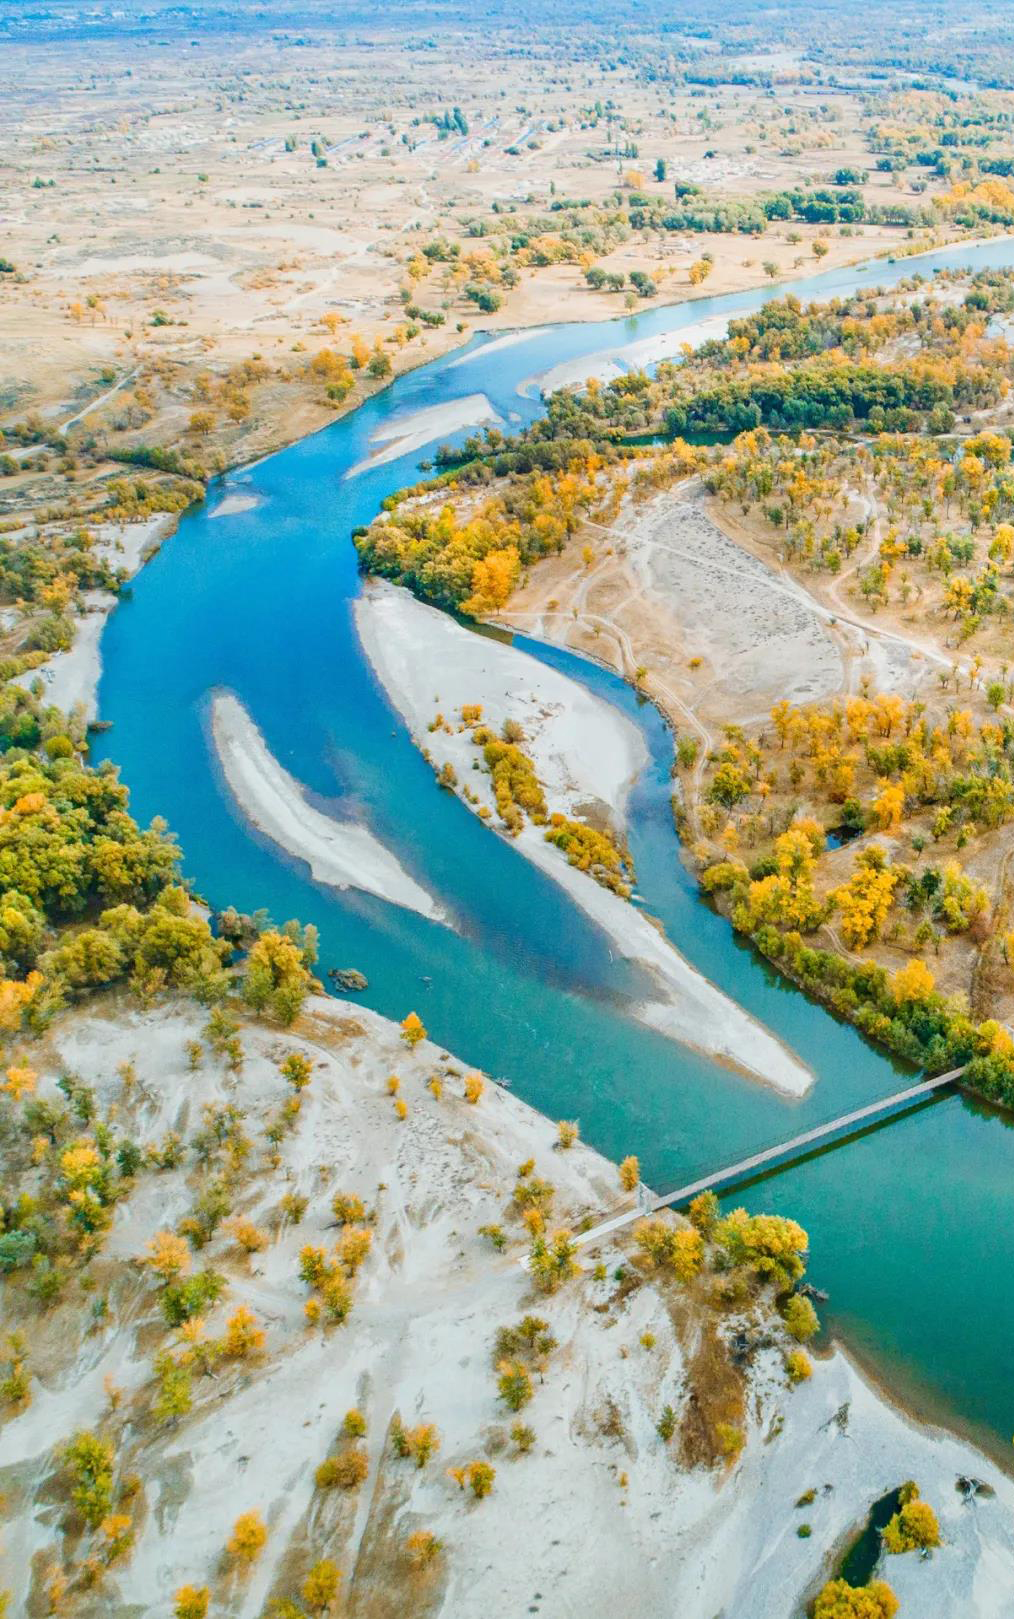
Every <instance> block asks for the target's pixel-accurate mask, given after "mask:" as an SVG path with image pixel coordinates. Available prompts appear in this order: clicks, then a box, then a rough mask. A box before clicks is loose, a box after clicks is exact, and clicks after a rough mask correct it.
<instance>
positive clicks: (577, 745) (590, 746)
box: [355, 582, 813, 1096]
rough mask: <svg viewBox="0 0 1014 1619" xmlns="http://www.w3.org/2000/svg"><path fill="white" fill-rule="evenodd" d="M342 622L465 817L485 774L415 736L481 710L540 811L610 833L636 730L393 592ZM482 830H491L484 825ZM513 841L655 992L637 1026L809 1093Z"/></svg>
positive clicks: (609, 900) (610, 917)
mask: <svg viewBox="0 0 1014 1619" xmlns="http://www.w3.org/2000/svg"><path fill="white" fill-rule="evenodd" d="M355 612H356V625H357V628H358V630H359V635H360V638H361V640H362V642H363V646H364V648H365V650H366V653H367V656H368V657H369V659H370V662H371V664H372V665H373V667H374V669H375V670H376V672H377V675H378V678H379V679H380V681H381V683H382V685H383V686H384V688H385V690H386V691H387V693H388V695H389V697H390V699H391V701H392V703H393V704H394V705H395V707H396V708H397V709H398V710H399V712H400V713H401V714H402V715H403V716H404V718H405V720H406V722H407V723H408V725H409V727H410V729H411V731H412V734H413V736H414V737H415V738H416V740H417V742H418V743H419V744H420V745H423V744H425V745H426V746H427V747H428V748H429V751H430V754H431V757H432V759H433V762H434V764H435V765H436V766H437V767H438V768H439V767H440V766H442V765H443V764H445V763H448V764H451V765H453V767H454V769H455V771H456V772H457V773H458V776H459V778H462V777H464V778H465V779H467V780H468V782H469V786H470V788H472V789H473V790H474V792H475V796H476V799H477V802H476V804H475V805H473V806H472V807H473V808H474V809H475V810H476V811H478V810H479V808H480V807H481V806H482V805H484V804H485V805H487V806H489V807H490V808H491V809H494V801H493V795H492V788H491V784H490V780H489V777H488V775H487V774H485V773H479V772H473V771H472V762H473V760H474V759H475V758H476V757H477V751H476V748H475V746H474V744H473V742H472V740H471V736H470V734H469V733H468V732H457V731H455V732H453V734H448V732H447V731H445V730H438V731H434V732H432V733H430V732H429V731H428V726H429V724H430V722H431V721H432V720H433V718H434V715H435V713H436V712H437V711H438V710H439V711H440V712H442V713H443V714H444V716H445V718H446V719H447V720H448V721H450V720H452V719H454V718H456V717H457V715H458V714H459V712H460V709H461V708H462V706H463V705H464V704H466V703H481V704H482V706H483V713H484V716H485V717H486V718H487V719H488V721H489V723H490V725H491V726H493V727H494V728H496V729H499V727H500V726H501V725H502V723H503V721H504V720H505V719H514V720H517V721H518V723H519V724H520V725H521V726H522V727H523V730H524V733H525V748H526V751H527V752H528V753H529V754H530V756H531V758H532V760H533V763H534V766H535V770H536V774H537V775H538V777H539V780H540V781H541V782H542V784H543V787H544V789H545V793H546V798H547V802H548V803H549V806H550V809H551V810H560V811H562V812H563V813H565V814H567V815H577V816H580V815H581V814H582V813H583V814H585V815H588V814H590V815H591V816H592V817H593V819H594V818H599V819H601V818H604V819H606V820H608V821H609V822H610V823H611V824H612V825H613V826H614V827H615V828H616V829H617V830H621V829H622V826H623V821H624V814H625V808H626V802H627V797H628V794H629V791H630V788H631V786H632V785H633V782H634V781H635V779H636V777H637V775H638V774H639V772H640V770H641V769H642V767H643V765H644V763H645V761H646V757H647V756H646V752H645V745H644V740H643V738H642V736H641V733H640V731H639V730H638V729H637V726H636V725H634V724H633V722H632V721H631V720H629V719H627V718H626V716H625V715H624V714H622V713H621V712H620V710H619V709H617V708H614V707H613V706H612V704H611V703H607V702H605V701H603V700H602V699H601V698H599V697H596V696H594V695H593V694H592V693H591V692H589V691H588V690H587V689H586V688H585V687H584V686H582V685H580V684H578V682H576V681H573V680H570V679H569V678H568V677H567V676H566V675H563V674H560V673H559V672H558V671H557V670H555V669H551V668H548V667H547V666H546V665H545V664H542V663H540V662H539V661H538V660H537V659H535V658H532V657H530V656H529V655H528V654H527V653H525V652H521V651H519V650H518V649H517V648H515V647H511V646H508V645H506V644H505V643H503V642H500V641H494V640H492V639H491V638H490V637H488V636H482V635H477V634H475V633H474V632H473V631H471V630H468V629H465V628H464V627H463V626H462V625H460V624H457V623H456V622H455V621H454V619H452V618H450V617H449V616H448V615H447V614H446V613H441V612H438V611H437V610H436V609H435V608H432V607H428V606H426V605H425V603H423V602H419V601H417V600H416V599H415V598H414V597H413V596H411V595H410V594H409V592H408V591H406V590H402V589H400V588H398V587H397V586H394V585H390V584H385V583H378V582H374V583H372V584H371V585H370V586H369V587H368V588H367V589H366V590H365V591H364V593H363V595H362V596H361V597H360V598H359V600H358V601H357V602H356V605H355ZM494 814H495V809H494ZM490 824H491V825H495V824H497V823H496V821H495V820H494V819H492V818H491V821H490ZM516 843H517V846H518V848H519V849H520V850H521V852H522V853H523V854H525V855H526V856H527V857H528V859H530V860H531V861H532V862H533V863H534V864H536V865H538V866H539V867H540V868H541V869H542V870H543V871H545V872H546V873H547V874H548V875H549V876H551V877H552V878H553V879H554V880H555V881H556V882H558V883H559V884H560V885H561V886H562V887H564V888H566V890H567V892H568V893H569V894H570V896H571V898H572V899H573V900H574V902H575V903H576V904H577V905H579V906H580V907H581V909H582V910H583V911H584V912H585V913H586V914H587V915H588V916H590V917H591V918H592V920H593V921H594V922H596V923H597V924H598V926H599V927H600V928H601V929H602V930H603V932H605V933H606V934H608V936H609V938H610V940H611V941H612V943H613V945H614V946H615V947H616V949H617V950H618V951H619V953H620V954H621V955H622V956H624V957H626V958H627V959H628V960H631V961H634V962H636V963H637V964H638V965H640V966H642V967H643V968H644V969H645V970H646V971H647V972H648V973H649V975H650V976H651V978H652V979H653V980H654V984H655V987H656V994H655V995H654V996H652V997H651V998H649V999H647V1000H646V1001H645V1002H644V1003H643V1004H639V1005H638V1006H637V1007H636V1008H635V1011H636V1014H637V1016H638V1017H639V1018H640V1019H641V1020H642V1021H643V1022H645V1023H648V1024H650V1025H651V1027H652V1028H655V1029H658V1030H659V1031H660V1032H661V1033H663V1034H666V1035H669V1036H671V1037H672V1038H674V1039H677V1040H679V1041H681V1042H682V1043H683V1044H686V1045H691V1046H694V1047H696V1048H697V1049H698V1050H700V1051H703V1052H706V1053H707V1054H708V1055H709V1056H712V1057H717V1058H719V1059H720V1060H722V1061H725V1062H728V1063H730V1064H732V1065H734V1066H735V1067H736V1068H739V1069H741V1070H742V1071H743V1072H745V1073H747V1074H749V1075H750V1076H752V1077H754V1078H758V1079H762V1080H764V1081H766V1082H767V1083H768V1084H770V1085H774V1086H775V1087H776V1088H777V1089H778V1090H781V1091H784V1092H785V1093H786V1094H788V1095H791V1096H802V1095H804V1094H805V1093H806V1092H807V1091H808V1090H809V1088H810V1086H811V1085H812V1083H813V1074H812V1073H811V1072H810V1070H809V1069H808V1068H807V1067H806V1066H805V1065H804V1064H803V1063H802V1062H801V1061H800V1060H799V1058H798V1057H796V1056H795V1055H794V1054H793V1053H792V1052H791V1051H790V1050H789V1049H788V1047H786V1046H784V1045H783V1044H782V1042H781V1041H780V1040H778V1039H777V1038H776V1037H775V1036H774V1035H773V1034H771V1033H770V1032H769V1031H768V1030H767V1029H765V1028H764V1027H763V1026H762V1025H761V1024H759V1023H757V1022H756V1021H755V1020H754V1019H753V1018H752V1017H750V1016H749V1015H748V1014H747V1013H746V1012H744V1011H743V1010H742V1008H741V1007H739V1006H737V1005H736V1003H735V1002H734V1001H732V1000H730V999H729V998H728V996H726V995H723V994H722V992H721V991H720V990H719V989H717V988H716V987H715V985H714V984H712V983H710V982H709V981H708V979H706V978H705V977H704V976H703V975H702V974H701V973H699V972H697V970H696V969H695V968H694V967H692V966H691V965H690V963H689V962H688V961H686V960H685V958H684V957H683V956H681V955H680V953H679V951H678V950H676V949H675V948H674V946H673V945H672V944H671V943H670V942H669V940H668V939H667V938H666V937H665V935H664V934H663V933H662V932H661V931H660V930H659V928H658V927H657V926H656V925H655V924H654V923H653V922H652V921H651V920H650V918H649V917H647V916H646V915H645V914H644V912H643V911H640V910H638V908H637V907H636V906H635V905H632V904H630V903H629V902H628V901H627V900H624V899H621V898H620V897H619V896H618V895H616V894H614V893H612V892H611V891H610V890H608V889H606V888H602V887H601V886H600V885H599V884H598V883H596V882H595V881H594V880H593V879H592V878H591V877H589V876H588V875H587V874H586V873H584V872H582V871H579V870H577V869H576V867H574V866H571V865H569V864H568V862H567V858H566V855H565V854H564V853H563V852H562V850H560V849H557V848H556V847H554V846H553V845H552V844H549V843H547V842H546V840H545V837H544V835H543V832H542V829H541V828H540V827H537V826H534V825H532V824H531V823H526V825H525V827H524V829H523V831H522V832H521V834H520V835H519V837H518V838H517V839H516Z"/></svg>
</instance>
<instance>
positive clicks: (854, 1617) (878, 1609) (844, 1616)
mask: <svg viewBox="0 0 1014 1619" xmlns="http://www.w3.org/2000/svg"><path fill="white" fill-rule="evenodd" d="M897 1611H898V1599H897V1597H896V1596H895V1594H894V1592H893V1591H892V1590H891V1587H890V1586H889V1585H886V1584H885V1583H884V1581H883V1580H872V1581H871V1582H870V1584H869V1585H863V1586H853V1585H849V1583H848V1581H847V1580H830V1581H829V1582H828V1583H827V1585H825V1587H824V1589H823V1590H822V1591H821V1593H820V1595H819V1596H818V1598H817V1600H816V1602H815V1604H814V1608H813V1619H893V1615H894V1614H896V1613H897Z"/></svg>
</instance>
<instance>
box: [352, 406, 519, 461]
mask: <svg viewBox="0 0 1014 1619" xmlns="http://www.w3.org/2000/svg"><path fill="white" fill-rule="evenodd" d="M501 421H502V418H501V417H500V416H498V415H497V413H496V411H495V410H494V409H493V406H492V405H491V404H490V402H489V400H488V399H487V398H486V395H485V394H480V393H476V394H466V395H465V396H464V398H462V399H449V400H448V401H447V403H446V404H444V405H427V406H426V408H425V409H424V410H412V411H406V412H405V413H404V415H401V416H395V417H393V418H392V419H391V421H389V422H385V424H384V426H383V427H379V428H378V429H377V431H376V432H375V433H374V434H373V435H372V437H371V439H370V443H371V444H376V445H377V446H378V448H377V449H376V450H375V451H374V452H373V454H372V455H369V456H367V457H366V459H365V460H364V461H357V462H356V464H355V465H354V466H352V467H350V468H349V470H348V471H347V472H346V474H345V476H346V478H354V477H356V476H357V474H358V473H360V472H368V471H370V470H371V469H372V468H373V467H379V466H383V464H384V462H386V461H397V460H398V458H399V456H402V455H409V454H411V453H412V452H414V451H415V450H422V449H424V448H425V447H426V445H427V444H435V443H437V442H438V441H439V440H441V439H444V438H446V437H448V436H449V435H450V434H451V433H460V432H461V431H462V429H463V428H466V427H482V426H483V425H484V424H486V423H488V424H489V425H490V426H491V427H492V426H496V425H498V424H499V423H500V422H501Z"/></svg>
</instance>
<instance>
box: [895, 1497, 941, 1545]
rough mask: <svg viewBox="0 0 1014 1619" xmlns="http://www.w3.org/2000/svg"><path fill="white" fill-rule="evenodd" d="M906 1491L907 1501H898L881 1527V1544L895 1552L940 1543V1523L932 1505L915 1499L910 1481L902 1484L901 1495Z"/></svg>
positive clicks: (917, 1498)
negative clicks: (892, 1514) (888, 1518)
mask: <svg viewBox="0 0 1014 1619" xmlns="http://www.w3.org/2000/svg"><path fill="white" fill-rule="evenodd" d="M906 1492H910V1493H909V1498H908V1500H904V1499H903V1500H902V1504H901V1506H900V1507H899V1509H898V1511H897V1512H896V1513H895V1514H894V1516H893V1518H892V1519H891V1520H890V1522H889V1523H888V1525H887V1527H886V1528H885V1530H884V1536H883V1539H884V1546H885V1547H886V1549H887V1550H888V1551H889V1552H892V1553H894V1554H895V1555H898V1554H900V1553H902V1552H911V1551H917V1550H920V1549H921V1548H923V1547H926V1546H939V1544H940V1525H939V1523H938V1522H937V1515H936V1513H935V1512H934V1511H933V1508H932V1507H931V1506H930V1504H929V1502H928V1501H921V1500H920V1499H919V1492H918V1490H917V1489H916V1487H915V1485H914V1484H911V1485H906V1486H905V1487H904V1490H903V1491H902V1495H903V1496H904V1495H905V1493H906Z"/></svg>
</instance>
